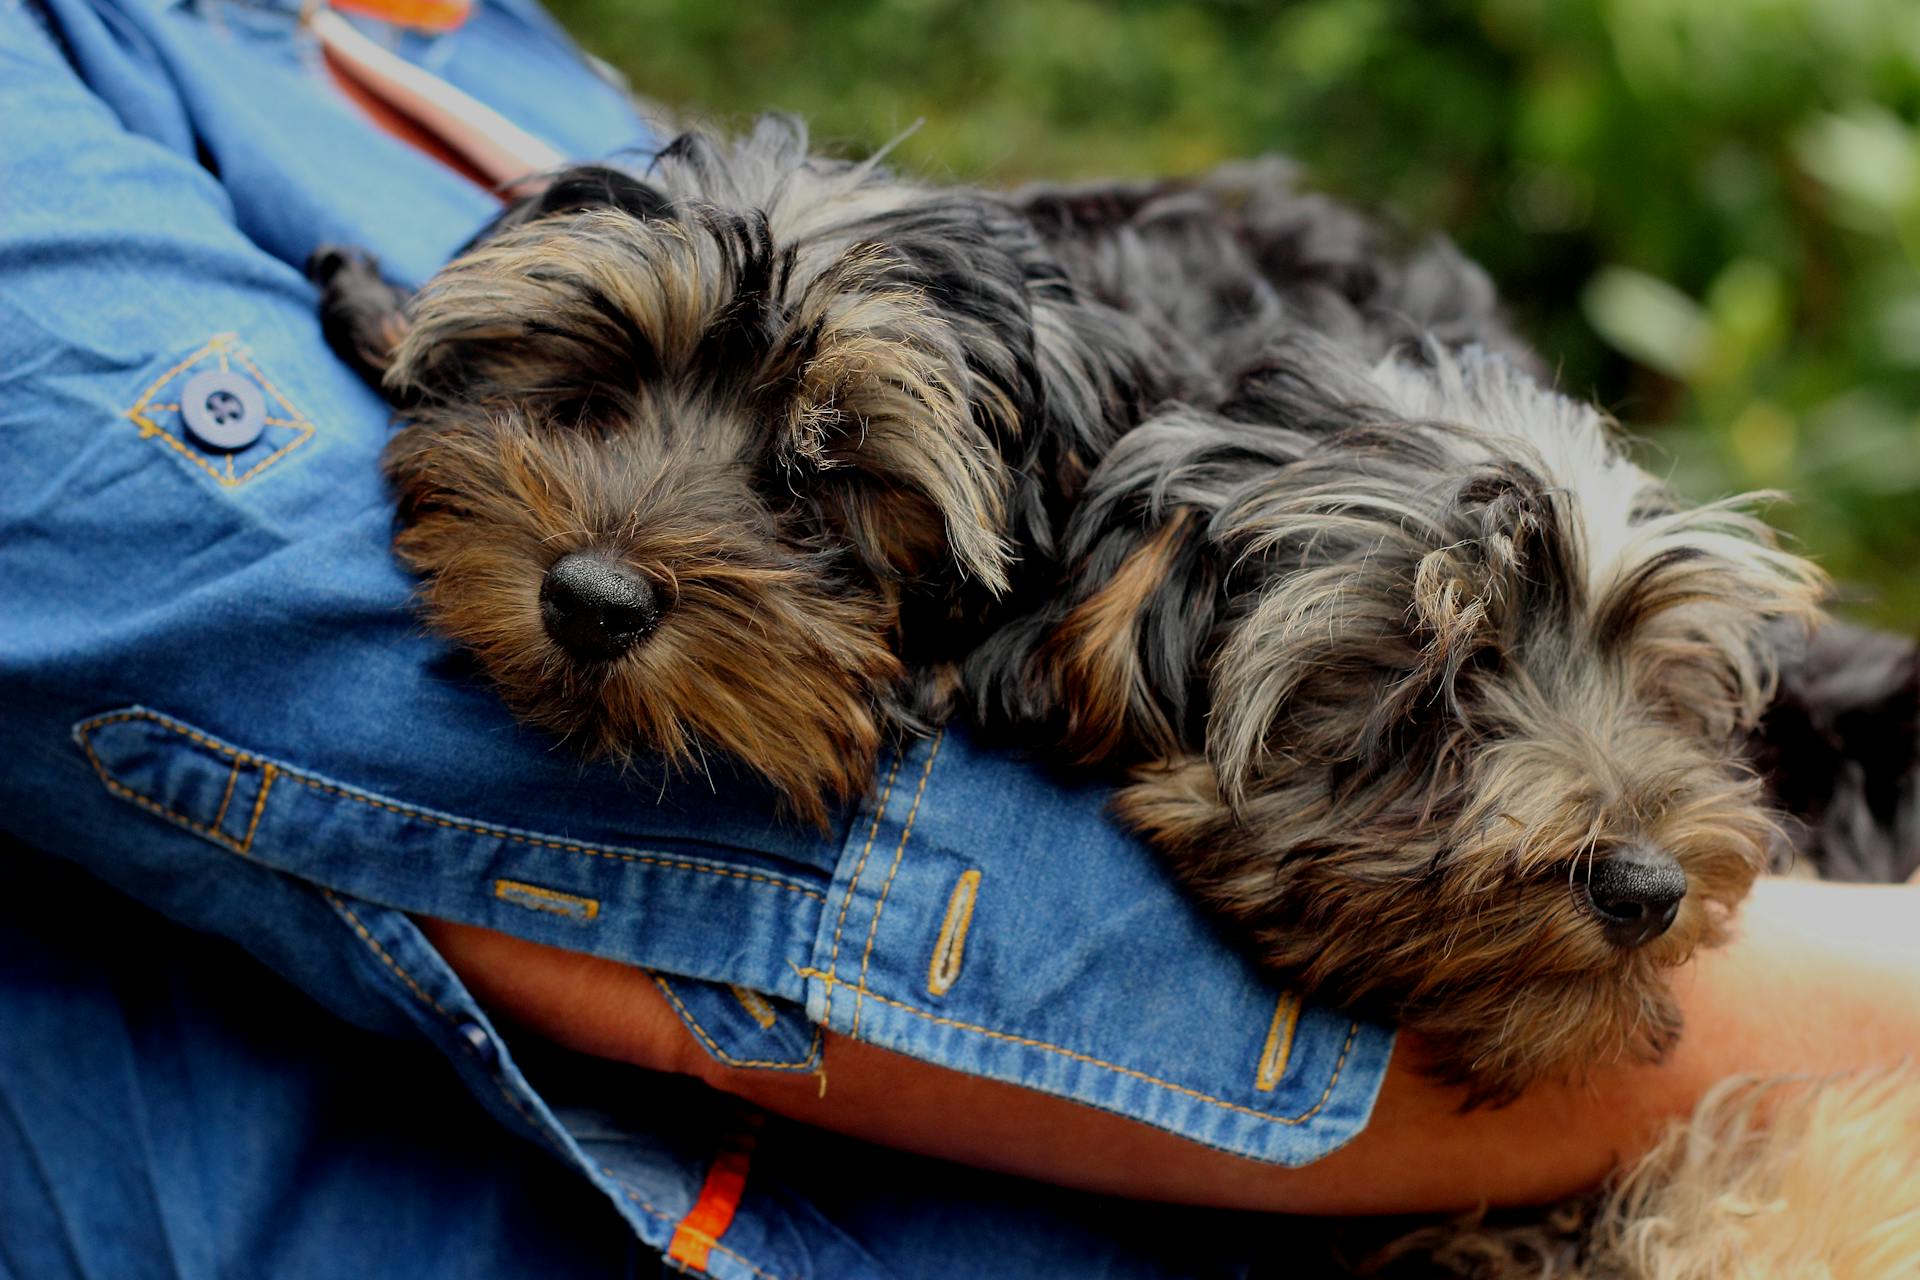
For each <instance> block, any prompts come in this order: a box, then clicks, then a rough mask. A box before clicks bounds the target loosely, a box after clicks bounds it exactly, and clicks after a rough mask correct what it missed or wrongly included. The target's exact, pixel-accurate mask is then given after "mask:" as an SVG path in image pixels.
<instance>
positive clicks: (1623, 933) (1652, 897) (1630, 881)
mask: <svg viewBox="0 0 1920 1280" xmlns="http://www.w3.org/2000/svg"><path fill="white" fill-rule="evenodd" d="M1586 890H1587V903H1588V905H1589V906H1591V907H1592V909H1593V914H1594V916H1595V917H1596V918H1597V919H1598V920H1599V921H1600V927H1601V928H1602V929H1604V930H1605V931H1606V935H1607V940H1608V941H1609V942H1612V943H1613V944H1614V945H1615V946H1618V947H1639V946H1645V945H1646V944H1647V943H1649V942H1652V941H1653V940H1654V939H1655V938H1657V937H1659V936H1660V935H1661V934H1663V933H1665V932H1666V931H1667V929H1668V927H1669V926H1671V925H1672V924H1673V918H1674V917H1675V916H1676V915H1678V914H1679V912H1680V900H1681V899H1682V898H1684V897H1686V896H1687V873H1686V872H1685V871H1683V870H1681V869H1680V864H1679V862H1678V861H1676V860H1675V859H1674V857H1673V855H1672V854H1670V853H1666V852H1663V851H1662V850H1659V849H1655V848H1653V847H1651V846H1649V845H1644V844H1633V845H1628V846H1626V847H1625V848H1622V849H1618V850H1615V851H1614V852H1613V853H1611V854H1609V855H1608V856H1607V857H1605V858H1603V859H1601V861H1600V862H1599V864H1598V865H1596V866H1595V867H1594V869H1593V875H1592V877H1591V878H1590V879H1589V880H1588V881H1587V886H1586Z"/></svg>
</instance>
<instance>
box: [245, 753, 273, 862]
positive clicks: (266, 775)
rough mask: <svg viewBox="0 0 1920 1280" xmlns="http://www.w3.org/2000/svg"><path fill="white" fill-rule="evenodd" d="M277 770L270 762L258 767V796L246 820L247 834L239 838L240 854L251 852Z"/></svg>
mask: <svg viewBox="0 0 1920 1280" xmlns="http://www.w3.org/2000/svg"><path fill="white" fill-rule="evenodd" d="M278 773H279V770H277V769H275V768H274V767H273V764H272V763H271V762H268V763H266V764H263V765H261V766H260V794H259V796H258V797H257V798H256V799H255V800H254V802H253V817H251V818H250V819H248V820H247V834H246V835H244V836H242V837H241V838H240V852H242V853H251V852H252V851H253V833H254V832H255V831H258V830H259V829H260V815H261V814H262V813H265V812H266V809H267V792H269V791H271V790H273V780H274V778H275V777H276V776H278Z"/></svg>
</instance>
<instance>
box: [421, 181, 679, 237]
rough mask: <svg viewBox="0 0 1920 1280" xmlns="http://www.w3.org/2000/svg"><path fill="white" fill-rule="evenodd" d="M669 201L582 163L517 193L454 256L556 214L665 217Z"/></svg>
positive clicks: (658, 192) (642, 186)
mask: <svg viewBox="0 0 1920 1280" xmlns="http://www.w3.org/2000/svg"><path fill="white" fill-rule="evenodd" d="M671 207H672V201H671V200H670V198H669V197H668V196H667V193H666V192H664V191H662V190H661V189H660V188H658V187H656V186H654V185H653V184H652V183H649V182H647V181H645V180H644V179H641V178H636V177H634V176H633V175H632V174H630V173H623V172H621V171H620V170H618V169H610V168H608V167H607V166H605V165H598V164H583V165H576V166H575V167H573V168H571V169H562V170H561V171H560V172H558V173H556V174H553V175H552V176H551V177H550V178H549V179H548V180H547V184H546V185H545V186H543V187H541V188H540V189H539V190H538V191H535V192H533V193H531V194H529V195H524V196H520V197H518V198H516V199H514V200H513V201H512V202H510V203H509V204H508V205H507V207H506V208H504V209H502V210H501V211H500V212H499V213H497V214H495V215H494V217H493V219H492V220H491V221H490V222H488V223H487V225H486V226H484V227H482V228H480V230H479V231H477V232H475V233H474V236H473V238H472V239H471V240H468V241H467V242H466V243H465V244H463V245H461V246H460V248H459V250H458V251H456V252H455V254H454V257H456V258H457V257H459V256H460V255H461V254H464V253H468V252H470V251H472V250H473V249H475V248H477V247H478V246H480V245H482V244H484V243H486V242H487V241H488V240H491V239H493V238H494V237H495V236H497V235H499V234H500V233H501V232H503V231H509V230H512V229H513V228H514V227H518V226H522V225H524V224H526V223H529V222H532V221H534V220H535V219H538V218H547V217H551V216H553V215H554V214H556V213H580V212H582V211H583V210H587V209H617V210H619V211H620V212H621V213H625V214H628V215H630V216H632V217H635V218H640V219H648V218H668V217H671V216H672V212H671Z"/></svg>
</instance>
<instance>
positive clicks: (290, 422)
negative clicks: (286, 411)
mask: <svg viewBox="0 0 1920 1280" xmlns="http://www.w3.org/2000/svg"><path fill="white" fill-rule="evenodd" d="M260 421H262V422H268V423H272V424H273V425H274V426H276V427H300V426H304V425H305V424H304V423H302V422H299V421H296V420H294V419H292V418H276V417H274V416H273V415H272V414H270V413H269V414H266V415H264V416H263V417H261V419H260Z"/></svg>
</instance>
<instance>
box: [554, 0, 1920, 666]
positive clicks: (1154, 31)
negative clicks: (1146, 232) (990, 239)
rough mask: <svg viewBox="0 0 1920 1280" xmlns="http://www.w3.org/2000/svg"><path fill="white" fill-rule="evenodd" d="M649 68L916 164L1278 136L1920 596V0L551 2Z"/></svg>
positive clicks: (1528, 326)
mask: <svg viewBox="0 0 1920 1280" xmlns="http://www.w3.org/2000/svg"><path fill="white" fill-rule="evenodd" d="M552 2H553V4H554V8H555V9H556V11H557V12H558V14H559V16H560V18H561V19H562V20H563V21H564V22H566V23H567V24H568V25H569V26H570V27H571V29H572V30H573V31H574V32H576V33H577V34H578V36H579V37H580V39H581V40H582V42H583V43H584V44H585V45H586V46H587V47H588V48H589V49H590V50H592V51H593V52H595V53H598V54H600V55H601V56H603V57H605V58H606V59H607V60H608V61H610V62H612V63H613V64H615V65H616V66H618V67H620V68H621V69H623V70H624V71H625V72H626V73H627V74H628V76H629V77H630V78H631V80H632V83H633V85H634V86H635V88H636V89H637V90H638V91H639V92H641V93H643V94H646V95H648V96H651V97H654V98H657V99H659V100H661V101H663V102H666V103H668V104H671V105H672V106H674V107H676V108H685V109H688V110H690V111H692V112H694V113H696V114H700V115H705V116H708V117H715V118H720V119H723V120H725V119H731V118H736V117H740V116H745V115H750V114H751V113H753V112H756V111H759V110H761V109H763V108H766V107H780V108H784V109H787V110H791V111H795V112H798V113H799V114H801V115H803V116H805V117H806V118H807V119H808V120H810V121H811V122H812V124H813V127H814V132H815V137H816V139H819V140H821V141H823V142H825V143H828V144H830V145H833V146H835V147H837V148H840V149H843V150H845V151H847V152H850V153H859V152H863V151H866V150H870V149H871V148H873V147H875V146H878V145H881V144H883V143H885V142H887V141H888V140H890V139H891V138H893V137H894V136H895V135H896V134H898V133H899V132H900V131H902V130H903V129H905V128H907V127H908V126H909V125H911V124H913V123H914V122H915V121H916V120H924V122H925V123H924V125H923V127H921V128H920V129H919V130H918V132H916V133H914V134H913V135H912V136H911V137H910V138H908V139H907V140H906V141H905V142H903V143H902V144H901V146H900V148H899V150H898V151H897V152H896V156H897V158H898V162H899V163H900V164H901V166H902V167H904V168H907V169H910V170H916V171H919V172H921V173H924V174H928V175H931V176H933V177H936V178H943V177H957V178H964V179H969V180H978V181H983V182H987V183H1014V182H1018V181H1022V180H1025V179H1028V178H1032V177H1037V176H1042V175H1045V176H1052V177H1073V176H1092V175H1101V174H1109V175H1141V174H1159V173H1179V172H1189V171H1193V170H1196V169H1200V168H1204V167H1206V166H1208V165H1211V164H1213V163H1215V162H1217V161H1220V160H1223V159H1227V158H1229V157H1233V156H1238V155H1245V154H1249V153H1253V152H1259V151H1266V150H1282V151H1286V152H1289V153H1291V154H1293V155H1295V156H1297V157H1299V158H1300V159H1301V160H1303V161H1304V162H1305V163H1306V164H1307V166H1308V168H1309V170H1310V172H1311V173H1312V174H1313V176H1314V179H1315V181H1316V182H1318V183H1319V184H1320V185H1322V186H1324V187H1326V188H1328V189H1330V190H1333V191H1335V192H1338V193H1340V194H1343V195H1346V196H1348V197H1350V198H1353V199H1356V200H1359V201H1362V202H1364V203H1368V204H1375V205H1385V206H1388V207H1391V208H1393V209H1395V210H1397V211H1398V212H1399V213H1400V214H1402V215H1403V216H1404V217H1405V218H1406V219H1408V220H1410V221H1411V222H1413V223H1415V224H1416V225H1424V226H1433V227H1438V228H1441V229H1443V230H1445V231H1446V232H1448V233H1449V234H1451V235H1452V236H1453V237H1454V238H1455V239H1457V240H1458V241H1459V242H1460V243H1461V245H1462V246H1463V247H1464V248H1465V249H1466V251H1467V252H1468V253H1469V254H1471V255H1472V256H1474V257H1475V258H1477V259H1478V260H1480V261H1481V262H1482V263H1484V264H1485V265H1486V266H1487V267H1488V268H1489V269H1490V270H1491V271H1492V272H1493V274H1494V276H1495V278H1496V279H1497V280H1498V281H1499V282H1500V284H1501V286H1502V288H1503V290H1504V292H1505V294H1506V296H1507V297H1508V299H1509V301H1510V304H1511V306H1512V308H1513V310H1514V312H1515V314H1516V318H1517V319H1518V321H1519V322H1520V324H1521V326H1522V328H1523V330H1524V331H1526V332H1527V333H1528V334H1529V336H1530V337H1531V338H1532V339H1533V340H1534V341H1535V342H1536V344H1537V345H1538V346H1539V347H1540V348H1541V349H1542V350H1543V351H1545V352H1546V353H1547V355H1548V357H1549V359H1550V360H1553V361H1554V362H1556V363H1557V364H1558V366H1559V368H1560V371H1561V379H1562V382H1563V384H1564V385H1565V386H1566V387H1567V388H1568V389H1569V390H1571V391H1574V392H1577V393H1580V394H1586V395H1591V396H1593V397H1595V398H1596V399H1597V400H1598V401H1599V402H1601V403H1602V404H1604V405H1606V406H1608V407H1609V408H1611V409H1612V410H1613V411H1614V412H1616V413H1617V414H1618V415H1619V417H1620V418H1621V419H1622V421H1623V422H1625V423H1626V424H1628V426H1629V427H1630V428H1631V429H1632V430H1633V431H1634V432H1635V433H1636V434H1637V435H1639V436H1640V437H1641V439H1642V440H1643V442H1644V447H1645V450H1646V457H1647V460H1648V462H1649V464H1650V465H1651V466H1653V467H1654V468H1655V469H1657V470H1660V471H1663V472H1666V473H1670V474H1672V475H1673V476H1674V477H1675V479H1676V481H1677V483H1679V484H1680V486H1681V487H1682V488H1683V490H1685V491H1687V492H1688V493H1690V494H1692V495H1693V496H1696V497H1707V496H1713V495H1716V494H1719V493H1725V492H1730V491H1734V490H1738V489H1749V488H1755V487H1767V488H1776V487H1777V488H1781V489H1785V490H1787V491H1789V492H1791V494H1792V495H1793V500H1792V501H1791V502H1790V503H1787V504H1783V505H1780V506H1776V507H1774V508H1773V509H1772V512H1771V514H1772V516H1773V518H1774V519H1775V520H1776V521H1777V522H1778V523H1780V524H1782V525H1783V526H1785V527H1786V528H1787V529H1789V530H1790V531H1792V532H1793V533H1794V534H1795V535H1797V536H1798V538H1799V539H1800V541H1801V543H1802V545H1803V546H1804V547H1806V548H1807V549H1809V550H1811V551H1812V552H1813V553H1814V554H1815V555H1816V556H1818V557H1819V558H1820V559H1821V560H1822V561H1823V562H1824V563H1825V564H1826V565H1827V566H1828V567H1829V568H1830V569H1831V570H1833V572H1834V573H1835V574H1836V576H1838V577H1839V578H1840V579H1841V581H1842V582H1843V583H1844V584H1846V586H1847V588H1848V590H1849V594H1850V595H1851V596H1852V598H1853V599H1855V600H1856V601H1857V602H1858V603H1859V606H1860V610H1861V611H1862V612H1864V613H1866V614H1867V615H1868V616H1872V617H1876V618H1878V619H1879V620H1881V621H1883V622H1888V623H1894V624H1898V625H1902V626H1906V627H1909V628H1913V627H1920V565H1916V561H1920V126H1917V122H1920V2H1917V0H1400V2H1398V3H1393V2H1389V0H1297V2H1295V3H1286V4H1259V3H1253V2H1252V0H1244V2H1241V3H1232V2H1228V0H1218V2H1216V3H1210V4H1194V5H1183V6H1169V5H1153V4H1145V3H1106V4H1097V3H1093V2H1092V0H1050V2H1049V3H1044V4H1039V3H1020V2H1019V0H811V3H809V4H807V5H804V6H787V7H772V6H767V7H761V6H734V5H726V4H720V3H714V2H713V0H552Z"/></svg>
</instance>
